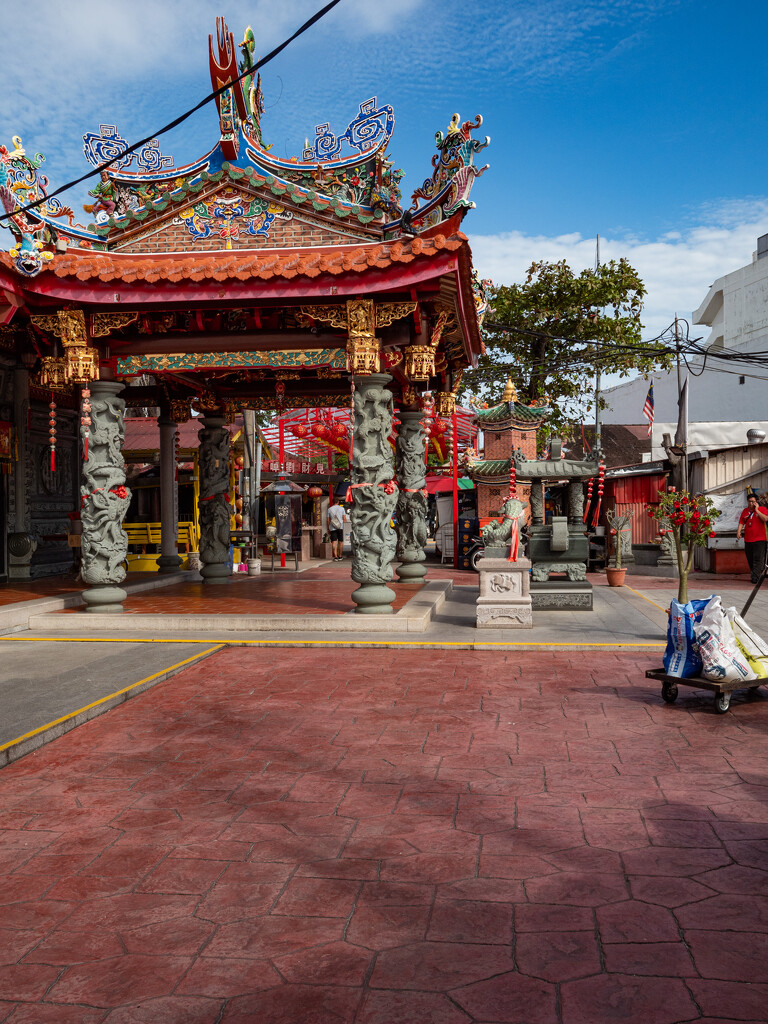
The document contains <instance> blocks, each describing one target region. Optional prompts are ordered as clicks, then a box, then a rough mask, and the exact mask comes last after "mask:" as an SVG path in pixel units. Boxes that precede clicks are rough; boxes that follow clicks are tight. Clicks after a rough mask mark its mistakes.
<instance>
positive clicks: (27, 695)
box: [0, 634, 216, 765]
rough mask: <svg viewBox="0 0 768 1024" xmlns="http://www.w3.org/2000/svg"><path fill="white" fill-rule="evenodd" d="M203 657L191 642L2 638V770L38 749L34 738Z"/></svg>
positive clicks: (88, 715) (69, 725)
mask: <svg viewBox="0 0 768 1024" xmlns="http://www.w3.org/2000/svg"><path fill="white" fill-rule="evenodd" d="M24 636H25V639H26V634H24ZM208 647H209V648H212V649H213V648H216V645H212V644H209V645H208ZM205 656H206V646H205V645H200V644H190V643H162V644H159V643H158V644H149V643H144V644H136V643H130V642H125V641H123V642H114V643H108V644H104V643H98V642H79V643H78V642H70V643H56V642H47V641H45V640H38V641H36V642H22V643H19V642H16V640H15V639H14V638H0V765H2V764H4V763H7V761H8V760H12V759H14V755H18V752H19V749H21V750H23V751H24V752H28V751H29V750H31V749H34V748H35V746H38V745H40V742H41V741H40V740H38V739H37V737H36V736H30V735H29V734H30V733H35V732H36V731H37V730H44V732H45V733H46V735H47V738H48V739H52V738H54V736H58V735H61V734H62V733H64V732H67V731H68V730H69V729H70V728H72V727H73V726H74V725H76V724H80V722H82V721H87V720H88V719H89V718H92V717H95V715H96V714H100V713H102V712H103V711H104V710H106V709H107V708H108V707H114V706H115V705H116V704H119V703H122V702H123V701H124V700H126V699H127V698H128V697H129V696H132V695H134V694H135V693H136V692H141V690H142V689H146V688H148V687H149V686H152V685H156V684H157V683H158V682H162V680H163V679H167V678H169V677H170V676H171V675H173V674H175V673H176V672H177V671H180V670H181V669H182V668H184V667H186V665H185V664H183V663H186V664H191V662H192V661H196V660H199V659H200V658H202V657H205ZM137 684H138V685H137ZM128 687H131V688H132V689H131V690H130V691H128V692H125V691H126V688H128ZM91 705H96V706H95V707H91ZM73 714H77V719H78V720H77V721H72V720H71V719H68V716H72V715H73ZM61 719H68V720H67V721H63V722H62V721H61ZM22 737H26V739H24V740H22ZM9 744H10V745H11V746H10V747H9ZM16 748H18V749H16Z"/></svg>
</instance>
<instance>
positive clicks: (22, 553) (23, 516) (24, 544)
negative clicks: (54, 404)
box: [8, 366, 37, 580]
mask: <svg viewBox="0 0 768 1024" xmlns="http://www.w3.org/2000/svg"><path fill="white" fill-rule="evenodd" d="M28 415H29V371H28V370H26V369H25V368H24V367H23V366H17V367H16V369H15V370H14V371H13V425H14V428H15V430H16V436H17V438H18V439H19V441H18V456H19V457H18V460H17V461H16V464H15V467H14V471H13V477H12V480H13V486H12V491H11V494H12V501H11V509H10V512H11V523H12V524H13V528H12V531H11V532H10V534H9V536H8V579H9V580H28V579H29V578H30V577H31V575H32V555H33V554H34V553H35V549H36V548H37V540H36V539H35V538H34V537H33V536H32V534H31V532H30V531H31V527H32V519H31V516H30V512H29V490H30V488H29V481H28V480H27V474H28V470H29V457H30V451H29V431H28V430H27V426H28V420H27V417H28Z"/></svg>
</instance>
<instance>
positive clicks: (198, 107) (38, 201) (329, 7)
mask: <svg viewBox="0 0 768 1024" xmlns="http://www.w3.org/2000/svg"><path fill="white" fill-rule="evenodd" d="M339 3H341V0H330V3H327V4H326V5H325V7H322V8H321V9H320V10H319V11H317V12H316V13H315V14H313V15H312V17H311V18H309V19H308V20H307V21H305V22H304V24H303V25H302V26H301V27H300V28H297V29H296V31H295V32H294V33H293V35H291V36H289V37H288V38H287V39H286V40H284V42H282V43H280V45H279V46H276V47H275V48H274V49H273V50H270V52H269V53H268V54H267V55H266V57H262V58H261V60H259V61H257V62H256V63H255V64H254V65H253V66H252V67H250V68H246V69H245V71H243V72H242V73H241V74H240V75H238V76H237V78H233V79H231V80H230V81H228V82H226V83H225V84H224V85H222V86H221V88H219V89H216V90H215V91H214V92H211V93H209V94H208V95H207V96H205V97H204V98H203V99H201V100H200V102H199V103H196V104H195V105H194V107H190V109H189V110H187V111H185V112H184V113H183V114H180V115H179V116H178V117H175V118H174V119H173V120H172V121H170V122H169V123H168V124H167V125H165V126H164V127H163V128H160V130H159V131H156V132H152V134H151V135H148V136H147V137H146V138H145V139H139V141H138V142H134V143H133V145H132V146H128V147H127V148H125V149H121V150H120V152H119V153H118V154H117V155H116V156H114V157H113V158H112V159H111V160H106V161H105V162H104V163H103V164H99V166H98V167H94V169H93V170H92V171H88V173H87V174H83V175H81V176H80V177H79V178H75V179H73V180H72V181H68V182H67V183H66V185H61V186H60V187H59V188H57V189H56V190H55V191H54V192H51V193H49V195H47V196H43V197H42V198H41V199H36V200H35V201H34V202H32V203H27V205H26V206H22V207H20V208H19V209H18V210H13V212H12V213H5V214H3V215H2V216H0V223H2V222H3V221H5V220H9V219H10V218H11V217H14V216H18V214H20V213H26V212H27V210H32V209H34V208H35V207H37V206H40V205H42V204H43V203H47V202H48V200H50V199H53V198H55V197H56V196H58V195H61V193H62V192H66V191H67V189H70V188H73V187H74V186H75V185H79V184H80V183H81V182H83V181H87V180H88V178H92V177H93V176H94V175H96V174H100V173H101V172H102V171H104V170H106V169H107V167H111V166H112V164H114V163H117V162H118V161H119V160H122V159H123V158H124V157H125V156H126V154H128V153H133V152H135V151H136V150H137V149H141V147H142V146H144V145H146V144H147V143H148V142H151V141H152V139H157V138H159V137H160V136H161V135H165V133H166V132H169V131H171V129H173V128H177V127H178V126H179V125H180V124H182V123H183V122H184V121H186V120H187V119H188V118H190V117H191V116H192V115H193V114H196V113H197V111H198V110H201V109H202V108H203V107H204V106H206V104H208V103H210V102H211V101H212V100H215V99H217V98H218V97H219V96H221V94H222V93H223V92H226V91H227V89H229V88H230V87H231V86H232V85H234V84H235V82H240V81H241V80H242V79H243V78H246V77H247V76H248V75H253V74H254V73H255V72H256V71H259V70H260V69H261V68H263V67H264V65H265V64H269V62H270V61H271V60H274V58H275V57H277V56H278V54H280V53H282V52H283V50H284V49H285V48H286V46H289V45H290V44H291V43H292V42H293V41H294V39H298V38H299V36H300V35H302V34H303V33H304V32H306V31H307V29H309V28H311V27H312V26H313V25H314V24H315V23H316V22H318V21H320V19H321V18H323V17H325V15H326V14H327V13H328V12H329V11H330V10H332V8H334V7H336V5H337V4H339Z"/></svg>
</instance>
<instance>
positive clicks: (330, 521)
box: [326, 502, 347, 562]
mask: <svg viewBox="0 0 768 1024" xmlns="http://www.w3.org/2000/svg"><path fill="white" fill-rule="evenodd" d="M346 521H347V513H346V510H345V508H344V506H343V505H339V503H338V502H336V504H335V505H331V506H330V508H329V509H328V515H327V517H326V524H327V526H328V536H329V537H330V538H331V551H332V552H333V560H334V562H341V561H343V555H342V551H343V548H344V523H346Z"/></svg>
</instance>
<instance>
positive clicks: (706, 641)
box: [693, 594, 757, 683]
mask: <svg viewBox="0 0 768 1024" xmlns="http://www.w3.org/2000/svg"><path fill="white" fill-rule="evenodd" d="M693 632H694V636H695V638H696V647H697V650H698V652H699V657H700V658H701V662H702V675H703V676H704V678H705V679H711V680H712V681H713V682H718V683H737V682H747V681H748V680H750V679H756V678H757V676H756V675H755V673H754V671H753V670H752V668H751V667H750V665H749V663H748V661H747V659H746V658H745V656H744V655H743V653H742V652H741V651H740V650H739V648H738V645H737V643H736V637H735V636H734V632H733V628H732V626H731V623H730V621H729V619H728V616H727V615H726V613H725V609H724V608H723V604H722V601H721V600H720V596H719V595H718V594H715V595H714V596H713V597H711V598H710V599H709V601H708V602H707V604H706V607H705V608H704V610H703V611H702V613H701V622H695V623H694V625H693Z"/></svg>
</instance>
